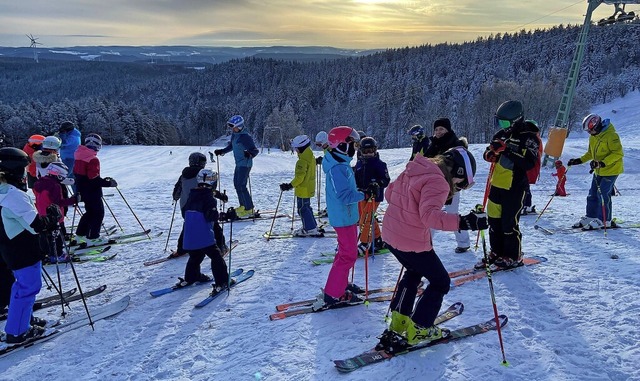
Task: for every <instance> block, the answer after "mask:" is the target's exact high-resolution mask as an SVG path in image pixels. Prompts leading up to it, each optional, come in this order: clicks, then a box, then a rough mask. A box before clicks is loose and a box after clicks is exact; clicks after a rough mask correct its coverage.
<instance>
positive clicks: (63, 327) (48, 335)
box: [0, 296, 130, 357]
mask: <svg viewBox="0 0 640 381" xmlns="http://www.w3.org/2000/svg"><path fill="white" fill-rule="evenodd" d="M129 300H130V297H129V296H125V297H123V298H122V299H120V300H118V301H116V302H113V303H110V304H107V305H105V306H102V307H99V308H97V309H94V310H93V311H91V320H92V321H93V322H96V321H99V320H102V319H106V318H108V317H111V316H114V315H117V314H119V313H120V312H122V311H124V310H125V309H126V308H127V307H128V306H129ZM87 324H89V318H88V317H86V316H83V315H80V316H77V317H74V318H71V319H69V320H67V321H65V322H63V323H61V324H59V325H57V326H55V327H53V328H47V329H46V330H45V332H44V334H43V335H42V336H38V337H35V338H32V339H30V340H26V341H24V342H22V343H20V344H7V343H5V342H2V343H0V357H4V356H7V355H9V354H11V353H15V352H17V351H20V350H22V349H25V348H29V347H31V346H34V345H36V344H39V343H43V342H45V341H48V340H51V339H53V338H55V337H58V336H60V335H62V334H64V333H67V332H71V331H73V330H76V329H78V328H82V327H84V326H86V325H87Z"/></svg>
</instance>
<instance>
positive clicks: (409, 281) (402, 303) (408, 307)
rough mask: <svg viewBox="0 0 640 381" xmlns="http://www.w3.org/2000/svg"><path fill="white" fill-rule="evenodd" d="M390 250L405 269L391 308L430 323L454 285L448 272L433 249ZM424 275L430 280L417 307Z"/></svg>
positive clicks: (413, 318)
mask: <svg viewBox="0 0 640 381" xmlns="http://www.w3.org/2000/svg"><path fill="white" fill-rule="evenodd" d="M389 250H390V251H391V253H392V254H393V255H394V256H395V257H396V258H397V259H398V262H400V263H401V264H402V265H403V266H404V267H405V269H406V271H405V273H404V275H403V276H402V279H401V280H400V283H399V284H398V290H397V292H396V295H395V297H394V298H393V300H392V301H391V310H392V311H398V312H400V313H401V314H403V315H407V316H410V317H411V320H413V321H414V322H415V323H416V324H418V325H421V326H423V327H431V326H432V325H433V322H434V321H435V320H436V317H437V316H438V312H439V311H440V307H441V306H442V299H443V298H444V296H445V295H446V294H447V293H448V292H449V289H450V287H451V279H450V278H449V273H448V272H447V270H446V269H445V268H444V265H443V264H442V262H441V261H440V258H438V256H437V255H436V253H435V251H433V250H430V251H423V252H420V253H416V252H406V251H400V250H398V249H396V248H393V247H389ZM422 277H425V278H427V280H428V281H429V284H428V285H427V288H426V289H425V290H424V293H423V294H422V296H421V297H420V298H419V299H418V303H417V304H416V305H415V309H414V302H415V300H416V295H417V294H418V286H419V284H420V281H421V280H422Z"/></svg>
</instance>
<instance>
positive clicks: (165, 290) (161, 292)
mask: <svg viewBox="0 0 640 381" xmlns="http://www.w3.org/2000/svg"><path fill="white" fill-rule="evenodd" d="M242 271H243V270H242V269H237V270H235V271H233V272H232V273H231V274H230V275H229V276H232V277H233V276H238V275H240V274H242ZM203 284H211V282H210V281H207V282H196V283H192V284H190V285H187V286H179V285H175V286H171V287H167V288H161V289H159V290H155V291H151V292H150V294H151V296H153V297H154V298H155V297H158V296H162V295H165V294H170V293H172V292H174V291H178V290H182V289H184V288H191V287H190V286H194V285H195V286H201V285H203Z"/></svg>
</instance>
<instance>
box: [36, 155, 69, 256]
mask: <svg viewBox="0 0 640 381" xmlns="http://www.w3.org/2000/svg"><path fill="white" fill-rule="evenodd" d="M46 171H47V174H46V175H45V176H42V177H40V178H39V179H38V180H37V181H36V183H35V184H34V185H33V192H34V194H35V195H36V209H37V210H38V214H39V215H40V216H43V217H44V216H46V215H47V210H48V209H49V206H51V205H53V206H54V207H56V208H58V210H59V212H60V215H61V216H62V218H60V221H59V228H60V234H58V235H57V237H55V242H56V248H55V250H56V251H55V253H54V252H53V250H52V249H53V248H50V251H49V256H47V257H45V259H47V260H48V261H49V263H56V261H57V262H67V261H68V260H70V257H69V256H68V255H67V254H66V253H65V252H64V237H65V236H66V228H65V226H64V214H65V213H64V210H65V209H66V208H67V207H68V206H71V205H74V204H77V201H76V197H66V195H65V194H66V192H64V188H65V186H64V185H62V183H63V182H64V181H65V180H68V178H67V175H68V172H69V170H68V168H67V166H66V165H64V163H63V162H57V161H56V162H53V163H50V164H49V165H48V166H47V167H46Z"/></svg>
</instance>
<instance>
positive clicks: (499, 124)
mask: <svg viewBox="0 0 640 381" xmlns="http://www.w3.org/2000/svg"><path fill="white" fill-rule="evenodd" d="M493 125H494V126H495V127H496V128H502V129H504V128H509V127H511V121H510V120H506V119H500V118H498V116H497V115H495V116H494V117H493Z"/></svg>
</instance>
